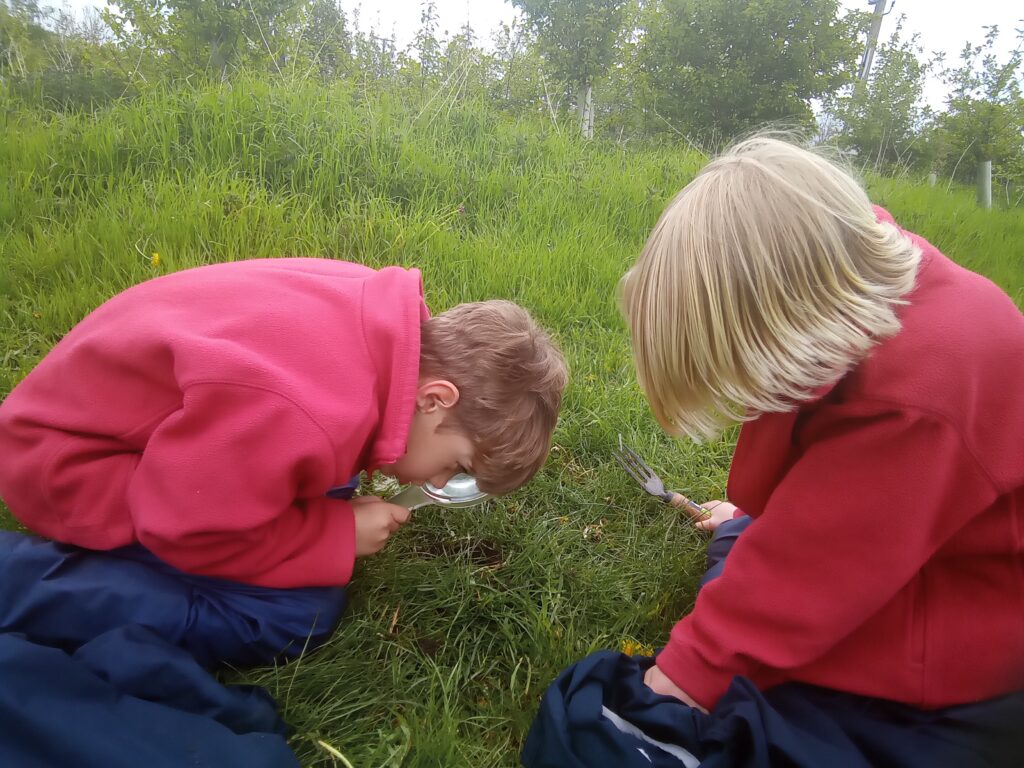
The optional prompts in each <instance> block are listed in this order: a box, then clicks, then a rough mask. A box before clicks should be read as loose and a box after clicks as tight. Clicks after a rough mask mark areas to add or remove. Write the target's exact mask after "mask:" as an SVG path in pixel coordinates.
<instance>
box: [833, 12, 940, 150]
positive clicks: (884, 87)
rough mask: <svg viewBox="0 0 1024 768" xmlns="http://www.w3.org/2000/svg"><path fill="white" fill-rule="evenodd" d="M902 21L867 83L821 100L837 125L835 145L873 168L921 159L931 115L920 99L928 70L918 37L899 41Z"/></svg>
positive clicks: (881, 49) (879, 53)
mask: <svg viewBox="0 0 1024 768" xmlns="http://www.w3.org/2000/svg"><path fill="white" fill-rule="evenodd" d="M905 20H906V17H905V16H901V17H900V19H899V21H898V22H897V24H896V29H895V31H894V32H893V33H892V35H891V36H890V37H889V40H888V42H886V43H884V44H883V45H882V46H880V47H879V48H878V50H877V51H876V53H875V60H874V67H873V68H872V70H871V76H870V78H869V79H868V81H867V82H863V81H860V80H858V81H857V82H856V83H855V84H853V85H851V86H849V87H847V88H845V89H844V90H843V91H841V92H840V93H838V94H836V95H834V96H831V97H829V98H827V99H826V101H825V107H826V112H827V113H828V115H829V116H830V117H831V118H833V119H835V120H836V121H837V122H838V129H839V136H838V140H839V143H840V144H841V145H842V146H844V147H847V148H849V149H853V150H854V151H856V153H857V154H858V156H860V157H861V158H863V159H864V160H865V162H867V161H871V162H874V163H875V164H876V165H878V164H885V165H904V166H906V165H911V164H913V163H914V161H915V159H917V158H920V157H923V150H924V147H923V143H921V142H919V139H920V136H921V130H922V127H923V125H924V123H925V122H926V120H927V119H928V118H929V117H930V110H929V109H928V108H927V107H926V106H925V105H924V104H923V100H922V96H923V94H924V85H925V78H926V77H927V74H928V72H929V70H930V68H931V66H932V65H931V63H930V62H925V61H922V59H921V58H920V57H921V56H922V55H923V51H922V49H921V47H920V45H919V44H918V37H917V35H914V36H912V37H911V38H910V39H909V40H902V39H901V35H902V32H903V24H904V22H905ZM915 145H917V148H918V150H919V151H918V152H916V153H915V151H914V149H915Z"/></svg>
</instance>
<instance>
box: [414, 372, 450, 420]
mask: <svg viewBox="0 0 1024 768" xmlns="http://www.w3.org/2000/svg"><path fill="white" fill-rule="evenodd" d="M458 402H459V388H458V387H456V386H455V385H454V384H452V383H451V382H450V381H448V380H446V379H430V380H428V381H422V382H420V386H419V389H417V390H416V409H417V410H418V411H420V412H421V413H431V412H433V411H435V410H437V409H438V408H443V409H445V410H447V409H448V408H454V407H455V404H456V403H458Z"/></svg>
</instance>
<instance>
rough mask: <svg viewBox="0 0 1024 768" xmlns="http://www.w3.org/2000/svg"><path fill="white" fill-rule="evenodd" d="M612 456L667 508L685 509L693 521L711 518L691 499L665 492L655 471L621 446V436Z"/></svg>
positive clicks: (630, 450)
mask: <svg viewBox="0 0 1024 768" xmlns="http://www.w3.org/2000/svg"><path fill="white" fill-rule="evenodd" d="M612 456H614V457H615V460H616V461H617V462H619V464H620V465H621V466H622V468H623V469H624V470H626V474H628V475H629V476H630V477H632V478H633V479H634V480H636V481H637V482H638V483H639V484H640V487H641V488H643V489H644V490H645V491H647V492H648V493H649V494H651V495H652V496H657V497H658V498H659V499H661V500H662V501H664V502H665V503H666V504H668V505H669V506H672V507H676V508H677V509H684V508H685V509H686V514H687V515H689V516H690V518H691V519H692V520H694V521H697V522H699V521H701V520H706V519H707V518H708V517H710V516H711V512H709V511H708V510H707V509H705V508H704V507H702V506H701V505H700V504H698V503H697V502H695V501H693V500H692V499H689V498H687V497H686V496H683V494H681V493H676V492H675V491H667V490H665V484H664V483H663V482H662V481H661V478H660V477H658V475H657V474H656V473H655V471H654V470H653V469H651V468H650V467H649V466H648V465H647V463H646V462H645V461H644V460H643V459H641V458H640V456H639V455H638V454H637V453H636V451H634V450H633V449H632V448H630V447H629V446H627V445H625V444H623V442H622V435H619V449H618V450H614V449H613V450H612Z"/></svg>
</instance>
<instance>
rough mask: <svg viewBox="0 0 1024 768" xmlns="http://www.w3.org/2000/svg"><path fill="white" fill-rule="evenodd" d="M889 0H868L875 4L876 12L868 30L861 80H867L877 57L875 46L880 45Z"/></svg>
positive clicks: (861, 66) (870, 3) (869, 2)
mask: <svg viewBox="0 0 1024 768" xmlns="http://www.w3.org/2000/svg"><path fill="white" fill-rule="evenodd" d="M888 2H889V0H868V4H869V5H873V6H875V13H874V15H873V16H872V17H871V29H870V30H869V32H868V43H867V47H865V48H864V56H863V58H861V60H860V74H859V75H858V77H860V79H861V80H867V79H868V75H870V74H871V62H872V61H873V60H874V58H875V48H877V47H878V33H879V32H881V31H882V17H883V16H885V6H886V5H888Z"/></svg>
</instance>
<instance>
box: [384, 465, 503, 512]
mask: <svg viewBox="0 0 1024 768" xmlns="http://www.w3.org/2000/svg"><path fill="white" fill-rule="evenodd" d="M489 498H491V494H489V493H486V492H484V491H481V490H480V488H479V486H477V484H476V478H475V477H473V476H472V475H466V474H463V473H459V474H457V475H453V476H452V479H451V480H449V481H448V483H447V485H445V486H444V488H437V487H435V486H433V485H431V484H430V483H424V484H423V485H410V486H409V487H408V488H405V489H404V490H401V491H399V492H398V493H397V494H395V495H394V496H392V497H391V498H390V499H388V502H390V503H391V504H398V505H399V506H401V507H405V508H406V509H408V510H410V511H411V510H414V509H419V508H420V507H425V506H427V505H429V504H436V505H437V506H439V507H451V508H453V509H461V508H462V507H475V506H476V505H477V504H482V503H483V502H485V501H487V499H489Z"/></svg>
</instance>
